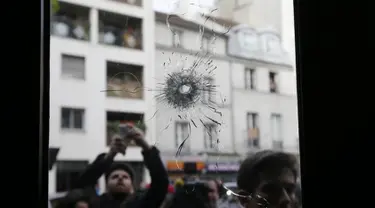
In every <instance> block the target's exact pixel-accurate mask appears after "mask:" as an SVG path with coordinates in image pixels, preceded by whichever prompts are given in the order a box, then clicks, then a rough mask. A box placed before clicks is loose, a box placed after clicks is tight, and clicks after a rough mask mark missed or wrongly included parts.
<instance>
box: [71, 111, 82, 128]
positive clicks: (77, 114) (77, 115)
mask: <svg viewBox="0 0 375 208" xmlns="http://www.w3.org/2000/svg"><path fill="white" fill-rule="evenodd" d="M73 112H74V114H73V115H74V117H73V119H74V128H75V129H82V128H83V114H84V111H83V110H74V111H73Z"/></svg>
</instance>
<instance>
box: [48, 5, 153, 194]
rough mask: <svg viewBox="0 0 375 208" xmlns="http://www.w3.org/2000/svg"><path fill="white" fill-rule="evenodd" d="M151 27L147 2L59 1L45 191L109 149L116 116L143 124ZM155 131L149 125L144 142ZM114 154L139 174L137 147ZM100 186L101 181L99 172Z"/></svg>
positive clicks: (60, 187)
mask: <svg viewBox="0 0 375 208" xmlns="http://www.w3.org/2000/svg"><path fill="white" fill-rule="evenodd" d="M153 33H154V15H153V10H152V2H151V1H142V0H127V1H125V0H123V1H122V0H117V1H116V0H61V1H59V5H58V9H56V11H55V13H54V14H53V17H52V21H51V44H50V46H51V48H50V135H49V137H50V146H51V147H59V148H60V151H59V154H58V156H57V162H56V164H55V165H54V167H53V169H52V170H51V171H50V174H49V180H50V181H49V192H50V193H53V192H60V191H64V190H66V189H69V186H70V184H71V183H73V182H72V181H74V180H75V178H76V177H77V175H79V173H80V171H82V169H83V168H85V166H87V164H88V163H89V162H92V161H93V160H94V159H95V158H96V156H97V155H98V154H99V153H102V152H106V151H108V144H109V141H110V138H111V136H112V135H113V134H115V133H117V131H118V129H116V125H117V124H118V123H121V122H133V123H137V124H138V123H143V121H144V118H147V117H149V116H150V114H151V113H152V112H153V109H152V108H153V104H152V100H153V99H152V98H153V95H152V92H149V91H146V90H144V88H143V87H144V83H147V85H153V77H154V74H153V73H154V71H153V68H154V35H153ZM124 89H127V90H124ZM135 89H141V90H135ZM153 134H154V133H153V130H152V129H148V131H147V136H146V138H147V140H149V141H150V142H152V140H154V138H153V137H154V135H153ZM116 160H119V161H127V162H129V163H131V165H133V167H134V168H135V169H136V171H139V173H143V165H142V160H143V158H142V155H141V153H140V149H139V148H138V147H135V146H132V147H129V148H128V150H127V154H126V155H125V156H118V158H116ZM140 175H142V174H140ZM137 180H139V181H140V180H142V178H138V179H137ZM98 187H100V188H104V180H103V179H101V180H100V182H99V183H98Z"/></svg>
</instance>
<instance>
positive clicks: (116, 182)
mask: <svg viewBox="0 0 375 208" xmlns="http://www.w3.org/2000/svg"><path fill="white" fill-rule="evenodd" d="M133 181H134V171H133V169H132V168H131V167H130V166H128V165H126V164H122V163H121V164H114V165H112V166H111V168H110V170H109V171H108V172H107V174H106V182H107V190H108V193H111V194H118V193H124V194H132V193H133V192H134V187H133Z"/></svg>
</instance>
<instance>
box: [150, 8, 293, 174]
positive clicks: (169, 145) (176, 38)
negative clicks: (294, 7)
mask: <svg viewBox="0 0 375 208" xmlns="http://www.w3.org/2000/svg"><path fill="white" fill-rule="evenodd" d="M173 17H174V18H169V27H168V25H167V24H166V19H167V18H168V16H167V15H166V14H163V13H158V12H156V27H155V29H156V34H155V37H156V53H155V56H156V61H155V67H156V68H155V70H156V71H157V72H156V74H157V75H160V77H161V78H163V76H164V75H165V67H164V66H165V63H166V62H169V61H170V60H171V59H172V60H174V59H184V58H186V57H188V60H189V61H190V63H192V61H194V59H193V58H191V56H190V54H194V53H195V52H197V51H200V50H202V48H200V47H201V45H200V44H202V43H203V44H204V45H205V44H206V43H207V42H210V40H212V39H210V38H212V37H215V38H214V40H215V42H214V43H213V44H211V45H209V47H206V48H203V50H211V51H210V52H211V53H212V54H211V59H212V61H213V63H214V64H215V65H217V69H216V71H215V76H214V80H215V81H214V83H215V84H216V85H218V86H219V89H218V91H219V92H220V93H219V94H216V96H217V97H215V98H214V99H216V100H217V101H220V98H222V97H225V100H226V103H225V104H224V105H222V106H221V108H220V111H221V112H223V117H224V122H223V123H225V125H223V126H219V127H217V128H219V129H221V131H220V133H219V134H218V137H219V139H220V143H221V144H222V148H221V149H220V151H219V153H217V152H216V153H215V151H212V150H213V149H212V148H210V147H209V146H207V145H205V144H206V143H207V142H206V140H207V138H208V139H209V137H207V133H206V132H205V128H192V131H191V136H190V139H189V140H188V141H187V142H186V143H185V145H184V149H183V151H182V155H184V156H181V157H179V158H180V160H181V163H178V164H179V168H181V167H182V166H183V165H182V164H183V163H182V162H184V161H188V162H192V161H196V163H197V165H196V167H200V168H201V169H202V172H205V173H207V172H214V173H215V175H216V176H218V174H219V175H221V177H224V178H225V177H227V179H228V180H230V179H231V178H233V175H231V174H229V173H230V172H235V171H236V170H238V164H239V162H240V159H239V158H240V156H239V155H241V156H245V155H248V154H251V153H254V152H256V151H259V150H262V149H277V150H282V151H287V152H292V153H298V128H297V122H298V119H297V99H296V92H295V86H294V85H295V82H290V80H291V79H293V76H294V73H293V65H292V62H291V59H290V57H289V55H288V53H287V52H286V51H285V50H284V48H283V46H282V44H281V38H280V34H279V33H278V32H277V31H275V30H271V29H256V28H251V27H249V26H247V25H243V24H239V23H237V22H234V21H228V20H225V19H222V18H217V17H211V18H209V20H208V21H207V20H206V21H200V20H199V17H198V16H196V17H195V18H187V17H184V16H183V15H180V16H179V17H176V16H173ZM203 19H205V18H203ZM212 24H215V27H214V28H216V29H217V30H218V31H215V30H212ZM229 27H230V29H229ZM203 28H204V29H203ZM202 30H204V31H206V32H207V31H208V32H207V33H206V34H205V35H203V36H202V35H201V33H199V31H202ZM212 31H213V32H212ZM219 31H220V32H219ZM223 31H224V32H223ZM227 31H229V32H228V33H227ZM205 38H206V39H207V40H205ZM210 47H211V48H210ZM177 65H178V64H176V66H177ZM159 108H160V109H163V108H162V107H160V106H159ZM167 112H168V111H163V113H160V115H162V116H159V117H157V120H158V122H157V126H158V127H157V128H158V129H163V127H164V125H165V123H168V120H169V119H170V118H173V120H172V122H170V123H171V124H173V125H170V127H169V128H168V129H167V130H165V131H164V132H163V136H162V138H161V140H160V142H159V147H160V148H161V149H162V150H163V153H164V158H165V162H166V164H167V165H166V166H167V168H170V169H172V170H173V168H175V169H178V168H177V167H176V166H175V165H173V164H175V163H176V162H175V159H174V154H175V152H176V149H177V148H178V147H179V144H180V142H181V141H182V140H183V138H185V137H184V136H186V135H187V134H188V133H187V132H188V128H187V127H186V126H187V124H186V122H185V123H181V121H180V120H181V119H179V118H178V114H176V113H175V111H170V112H171V113H170V114H168V113H167ZM173 113H174V114H173ZM214 126H215V125H214ZM213 141H214V140H213ZM213 163H215V165H213ZM216 163H218V164H219V167H215V166H216ZM218 171H219V172H222V173H218ZM177 172H178V171H177Z"/></svg>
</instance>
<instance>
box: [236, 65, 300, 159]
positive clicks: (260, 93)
mask: <svg viewBox="0 0 375 208" xmlns="http://www.w3.org/2000/svg"><path fill="white" fill-rule="evenodd" d="M244 68H245V66H244V65H242V64H238V63H237V64H235V63H234V64H233V65H232V73H233V76H232V79H233V84H234V95H233V96H234V99H233V100H234V103H233V104H234V108H233V109H234V112H233V113H234V117H235V119H234V123H235V124H234V127H235V129H234V132H235V135H236V136H235V138H236V148H237V150H238V151H240V152H245V151H246V145H245V141H246V134H245V131H246V129H247V126H246V125H247V123H246V114H247V113H248V112H254V113H258V115H259V128H260V137H261V138H260V139H261V140H260V145H261V148H262V149H264V148H272V140H271V137H270V125H271V122H270V117H271V114H272V113H277V114H281V116H282V120H283V123H282V125H283V127H282V128H283V129H282V134H283V135H282V138H283V139H284V147H285V150H286V151H291V152H296V151H298V150H297V149H296V148H297V144H296V138H297V137H298V134H297V125H298V116H297V98H296V96H295V93H294V94H293V92H292V91H290V89H289V88H288V87H287V86H288V84H285V83H284V84H283V82H284V81H288V79H289V77H288V76H293V71H285V70H284V71H283V70H280V71H276V70H274V69H273V70H272V71H274V72H277V73H279V76H280V75H281V76H280V77H279V83H280V93H279V94H271V93H269V81H268V72H269V71H270V70H269V69H268V68H265V67H258V68H256V79H255V80H256V90H247V89H245V81H244V80H245V78H244V74H245V73H244ZM285 76H286V77H287V78H286V79H285Z"/></svg>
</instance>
